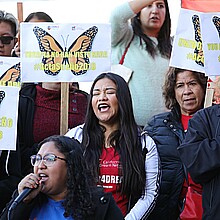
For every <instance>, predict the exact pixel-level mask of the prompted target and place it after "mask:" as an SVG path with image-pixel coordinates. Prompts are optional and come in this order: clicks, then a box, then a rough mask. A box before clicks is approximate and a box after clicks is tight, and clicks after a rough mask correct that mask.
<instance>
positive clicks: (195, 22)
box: [192, 15, 204, 66]
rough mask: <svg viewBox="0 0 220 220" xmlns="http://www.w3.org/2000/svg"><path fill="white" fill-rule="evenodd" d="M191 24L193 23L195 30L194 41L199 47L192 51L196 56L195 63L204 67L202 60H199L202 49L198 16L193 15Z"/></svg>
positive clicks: (201, 56)
mask: <svg viewBox="0 0 220 220" xmlns="http://www.w3.org/2000/svg"><path fill="white" fill-rule="evenodd" d="M192 22H193V25H194V30H195V40H196V42H197V43H198V44H197V45H199V46H196V48H195V50H194V53H195V54H196V59H195V62H196V63H197V64H198V65H200V66H204V59H201V58H203V54H204V53H203V49H202V36H201V28H200V21H199V16H198V15H193V16H192Z"/></svg>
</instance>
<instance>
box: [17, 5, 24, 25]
mask: <svg viewBox="0 0 220 220" xmlns="http://www.w3.org/2000/svg"><path fill="white" fill-rule="evenodd" d="M17 14H18V22H19V23H21V22H22V21H23V3H22V2H17Z"/></svg>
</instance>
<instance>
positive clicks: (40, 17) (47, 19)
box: [24, 11, 53, 22]
mask: <svg viewBox="0 0 220 220" xmlns="http://www.w3.org/2000/svg"><path fill="white" fill-rule="evenodd" d="M32 18H37V19H38V20H43V21H45V22H53V19H52V18H51V17H50V16H49V15H48V14H47V13H45V12H42V11H37V12H32V13H30V14H29V15H28V16H27V18H26V19H25V20H24V22H29V21H30V20H31V19H32Z"/></svg>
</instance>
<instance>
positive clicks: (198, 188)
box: [181, 114, 202, 197]
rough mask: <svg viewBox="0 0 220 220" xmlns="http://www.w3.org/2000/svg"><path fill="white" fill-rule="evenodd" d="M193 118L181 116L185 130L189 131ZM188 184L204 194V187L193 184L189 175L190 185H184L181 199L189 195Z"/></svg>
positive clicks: (185, 183)
mask: <svg viewBox="0 0 220 220" xmlns="http://www.w3.org/2000/svg"><path fill="white" fill-rule="evenodd" d="M190 118H192V116H191V115H190V116H188V115H183V114H182V115H181V122H182V125H183V129H184V130H187V129H188V123H189V119H190ZM188 184H189V185H190V186H191V187H192V188H193V189H194V190H196V191H197V192H199V193H200V194H202V186H201V185H200V184H196V183H194V182H193V180H192V178H191V176H190V175H189V174H188V183H187V182H186V180H185V181H184V184H183V189H182V193H181V194H182V196H181V197H185V195H186V193H187V188H188Z"/></svg>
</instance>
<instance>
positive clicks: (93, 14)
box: [0, 0, 181, 92]
mask: <svg viewBox="0 0 220 220" xmlns="http://www.w3.org/2000/svg"><path fill="white" fill-rule="evenodd" d="M125 1H127V0H107V1H103V0H44V1H32V0H23V1H21V2H23V18H24V19H25V18H26V17H27V16H28V15H29V14H30V13H31V12H36V11H44V12H46V13H48V14H49V15H50V16H51V17H52V19H53V20H54V22H57V23H108V21H109V16H110V13H111V10H112V9H113V8H114V7H116V6H117V5H119V4H121V3H123V2H125ZM168 4H169V9H170V15H171V25H172V26H171V35H174V34H175V31H176V25H177V21H178V16H179V10H180V6H181V0H168ZM0 9H1V10H5V11H7V12H10V13H12V14H13V15H14V16H16V17H17V1H15V0H7V1H5V0H4V1H2V0H0ZM89 87H90V84H89V83H82V84H80V88H81V89H83V90H86V91H87V92H88V91H89Z"/></svg>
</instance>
